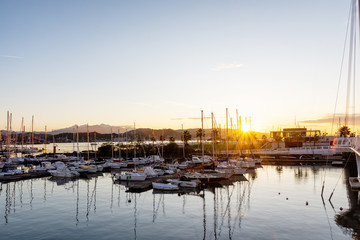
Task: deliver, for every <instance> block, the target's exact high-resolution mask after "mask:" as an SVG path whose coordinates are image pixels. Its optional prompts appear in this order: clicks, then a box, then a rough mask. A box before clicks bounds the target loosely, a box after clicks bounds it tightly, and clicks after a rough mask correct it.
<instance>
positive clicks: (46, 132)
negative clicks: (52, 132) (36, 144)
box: [44, 125, 47, 153]
mask: <svg viewBox="0 0 360 240" xmlns="http://www.w3.org/2000/svg"><path fill="white" fill-rule="evenodd" d="M46 137H47V126H46V125H45V139H44V149H45V153H46V143H47V142H46Z"/></svg>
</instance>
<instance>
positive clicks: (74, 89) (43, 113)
mask: <svg viewBox="0 0 360 240" xmlns="http://www.w3.org/2000/svg"><path fill="white" fill-rule="evenodd" d="M349 5H350V1H349V0H347V1H344V0H331V1H325V0H303V1H297V0H273V1H269V0H258V1H246V0H226V1H213V0H203V1H200V0H191V1H190V0H181V1H180V0H173V1H169V0H164V1H156V0H152V1H148V0H144V1H138V0H116V1H111V0H105V1H103V0H101V1H100V0H86V1H85V0H82V1H80V0H71V1H70V0H63V1H47V0H31V1H28V0H26V1H25V0H15V1H14V0H0V83H1V88H0V89H1V95H0V96H1V97H0V100H1V102H0V128H5V126H6V113H7V111H10V112H11V113H12V115H13V128H14V129H17V128H19V129H20V124H21V118H22V117H24V121H25V124H26V126H27V127H26V128H27V129H29V128H30V125H31V116H34V119H35V129H37V130H42V129H44V126H45V125H46V126H47V128H48V129H49V130H51V129H58V128H65V127H69V126H72V125H74V124H78V125H81V124H86V123H88V124H90V125H93V124H100V123H105V124H110V125H116V126H121V125H133V123H134V122H136V126H137V127H139V128H141V127H150V128H158V129H159V128H174V129H180V128H181V125H182V124H183V126H184V128H198V127H201V121H200V116H201V110H203V111H204V116H205V117H210V115H211V112H213V113H214V116H215V118H216V122H217V123H218V124H221V125H222V126H224V125H225V113H226V108H228V109H229V113H230V117H232V118H234V119H235V116H236V115H235V112H236V109H238V113H239V115H240V116H241V117H242V118H243V121H244V120H245V117H247V118H249V117H250V116H251V119H252V124H251V125H252V128H253V129H254V130H258V131H270V130H277V129H279V128H283V127H294V126H295V121H296V123H297V125H301V126H307V127H308V128H312V129H314V128H320V127H321V128H327V131H329V128H330V127H331V126H329V124H327V125H326V126H325V125H317V124H318V123H319V122H321V119H324V118H325V119H326V118H329V116H332V114H333V112H334V106H335V105H334V104H335V100H336V92H337V86H338V79H339V72H340V67H341V57H342V54H343V45H344V39H345V33H346V26H347V19H348V12H349ZM344 89H345V80H344V83H341V88H340V92H339V100H338V106H337V112H338V113H339V114H341V113H343V112H344V111H345V110H344V109H345V107H344V106H345V98H346V93H345V90H344ZM234 121H235V120H234ZM204 127H211V121H210V119H209V118H207V119H206V120H205V123H204Z"/></svg>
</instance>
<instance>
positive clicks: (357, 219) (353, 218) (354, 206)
mask: <svg viewBox="0 0 360 240" xmlns="http://www.w3.org/2000/svg"><path fill="white" fill-rule="evenodd" d="M350 176H351V174H350V171H349V170H346V171H345V179H349V177H350ZM346 190H347V194H348V201H349V205H350V208H349V209H347V210H344V211H343V212H342V211H340V212H339V213H337V214H336V215H335V221H336V223H337V224H338V225H339V226H340V227H341V228H342V230H343V233H344V234H346V235H349V236H351V237H352V238H353V239H357V240H359V239H360V191H352V190H351V188H350V184H349V182H348V181H346Z"/></svg>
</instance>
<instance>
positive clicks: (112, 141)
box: [110, 127, 114, 159]
mask: <svg viewBox="0 0 360 240" xmlns="http://www.w3.org/2000/svg"><path fill="white" fill-rule="evenodd" d="M110 132H111V137H110V139H111V159H114V144H113V143H114V139H113V132H112V127H111V128H110Z"/></svg>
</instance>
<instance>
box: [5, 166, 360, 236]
mask: <svg viewBox="0 0 360 240" xmlns="http://www.w3.org/2000/svg"><path fill="white" fill-rule="evenodd" d="M348 175H349V173H348V170H347V169H343V168H334V167H328V166H271V165H266V166H263V167H260V168H256V169H255V170H254V171H253V173H246V174H244V177H241V178H237V179H236V178H235V179H234V180H232V181H230V182H224V183H222V184H218V185H213V186H207V187H205V188H204V189H202V190H190V191H189V190H188V191H183V192H176V191H174V192H173V193H172V191H166V192H162V191H160V192H159V191H156V190H153V189H149V190H146V191H143V192H141V193H135V192H129V191H128V189H127V187H126V185H122V184H120V183H116V182H114V181H113V179H112V175H111V173H103V174H100V175H94V177H92V178H90V179H81V178H80V179H61V178H60V179H59V178H53V177H44V178H38V179H28V180H21V181H14V182H8V183H1V187H0V190H1V191H0V203H1V205H0V213H1V215H2V218H0V219H2V220H1V221H0V229H1V232H2V237H4V238H11V239H24V238H26V239H59V238H61V239H63V238H69V239H78V238H88V239H97V238H101V239H115V238H121V239H154V238H156V239H169V238H176V239H238V238H245V239H353V238H355V239H357V238H358V236H359V233H360V231H359V226H358V225H357V226H352V227H350V226H349V225H348V224H347V223H348V222H349V220H351V221H358V220H359V219H358V218H356V217H355V216H356V214H355V215H351V213H353V212H354V211H355V212H356V211H359V210H358V209H359V205H358V204H359V202H358V201H359V198H358V196H357V194H355V192H351V191H349V186H348V183H347V182H346V181H345V178H346V177H347V176H348ZM324 179H325V181H326V184H325V190H324V197H325V200H324V201H323V200H322V199H321V186H322V181H323V180H324ZM338 181H339V183H338V185H337V182H338ZM336 185H337V187H336V191H335V192H334V194H333V197H332V200H331V202H329V201H328V200H327V198H328V196H329V195H330V193H331V191H332V189H333V188H334V186H336ZM340 208H341V209H342V210H340ZM49 213H51V214H49ZM349 215H350V216H352V218H349ZM343 218H346V221H342V220H343ZM34 226H41V227H40V228H39V227H36V228H34ZM304 229H306V233H307V234H306V236H304V234H303V231H304Z"/></svg>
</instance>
